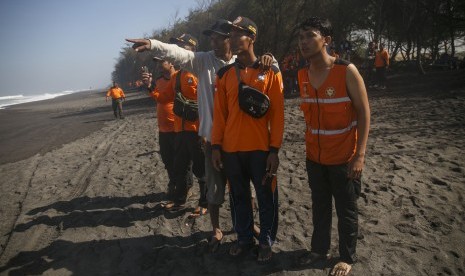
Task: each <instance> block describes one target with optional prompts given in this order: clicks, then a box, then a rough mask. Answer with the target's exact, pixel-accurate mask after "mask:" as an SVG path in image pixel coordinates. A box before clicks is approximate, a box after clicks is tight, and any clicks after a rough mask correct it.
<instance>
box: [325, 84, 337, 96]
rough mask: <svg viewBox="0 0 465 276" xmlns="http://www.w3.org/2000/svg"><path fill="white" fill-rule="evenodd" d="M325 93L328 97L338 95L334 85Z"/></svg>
mask: <svg viewBox="0 0 465 276" xmlns="http://www.w3.org/2000/svg"><path fill="white" fill-rule="evenodd" d="M325 93H326V96H328V98H332V97H334V96H335V95H336V89H334V87H328V88H327V89H326V92H325Z"/></svg>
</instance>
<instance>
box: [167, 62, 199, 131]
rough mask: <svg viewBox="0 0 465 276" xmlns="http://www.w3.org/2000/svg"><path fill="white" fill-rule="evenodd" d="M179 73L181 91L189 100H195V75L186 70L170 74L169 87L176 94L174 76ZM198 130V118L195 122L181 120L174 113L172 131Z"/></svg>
mask: <svg viewBox="0 0 465 276" xmlns="http://www.w3.org/2000/svg"><path fill="white" fill-rule="evenodd" d="M179 72H182V74H181V93H182V94H183V95H184V97H186V98H188V99H190V100H197V82H198V81H197V77H196V76H194V75H193V74H192V73H190V72H189V71H186V70H181V71H177V72H176V73H174V74H173V75H172V76H171V87H172V88H173V91H174V92H175V94H176V88H175V87H176V76H177V74H179ZM198 130H199V120H198V119H197V120H196V121H195V122H191V121H187V120H183V119H182V118H181V117H179V116H177V115H176V114H175V115H174V132H181V131H195V132H198Z"/></svg>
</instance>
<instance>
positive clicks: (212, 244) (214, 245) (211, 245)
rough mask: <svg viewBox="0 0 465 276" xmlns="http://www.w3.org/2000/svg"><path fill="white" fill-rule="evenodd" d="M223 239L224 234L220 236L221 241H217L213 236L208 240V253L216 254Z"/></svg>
mask: <svg viewBox="0 0 465 276" xmlns="http://www.w3.org/2000/svg"><path fill="white" fill-rule="evenodd" d="M223 238H224V234H223V235H222V236H221V239H217V238H216V237H215V236H212V237H211V238H210V240H209V241H208V251H209V252H210V253H216V252H218V249H219V248H220V244H221V241H222V240H223Z"/></svg>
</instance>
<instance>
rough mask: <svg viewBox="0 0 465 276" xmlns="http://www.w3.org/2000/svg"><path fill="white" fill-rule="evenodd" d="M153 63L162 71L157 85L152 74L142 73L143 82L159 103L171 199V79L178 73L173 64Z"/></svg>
mask: <svg viewBox="0 0 465 276" xmlns="http://www.w3.org/2000/svg"><path fill="white" fill-rule="evenodd" d="M153 61H154V62H156V63H158V67H159V68H160V69H161V76H159V77H158V78H157V79H156V80H155V83H152V81H153V80H152V74H151V73H148V72H143V73H142V81H143V82H144V84H145V85H146V87H147V89H148V90H149V93H150V96H151V97H152V98H153V99H154V100H155V101H156V102H157V122H158V142H159V146H160V155H161V160H162V161H163V164H164V165H165V169H166V171H167V173H168V178H169V180H168V190H167V197H168V198H171V197H172V196H173V193H174V187H175V184H174V181H175V172H174V152H175V144H174V142H175V137H176V132H175V131H174V113H173V104H174V90H173V87H172V86H171V78H172V76H173V75H174V74H175V73H176V70H175V69H174V66H173V64H172V63H171V62H169V61H166V60H162V59H160V58H157V57H154V58H153Z"/></svg>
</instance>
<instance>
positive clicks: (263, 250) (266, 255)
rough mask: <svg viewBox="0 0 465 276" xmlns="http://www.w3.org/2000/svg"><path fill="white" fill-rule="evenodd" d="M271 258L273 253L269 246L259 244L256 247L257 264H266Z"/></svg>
mask: <svg viewBox="0 0 465 276" xmlns="http://www.w3.org/2000/svg"><path fill="white" fill-rule="evenodd" d="M271 257H273V251H272V250H271V246H269V245H266V244H260V245H259V246H258V257H257V261H258V263H259V264H267V263H268V262H269V261H271Z"/></svg>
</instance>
